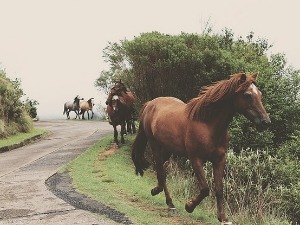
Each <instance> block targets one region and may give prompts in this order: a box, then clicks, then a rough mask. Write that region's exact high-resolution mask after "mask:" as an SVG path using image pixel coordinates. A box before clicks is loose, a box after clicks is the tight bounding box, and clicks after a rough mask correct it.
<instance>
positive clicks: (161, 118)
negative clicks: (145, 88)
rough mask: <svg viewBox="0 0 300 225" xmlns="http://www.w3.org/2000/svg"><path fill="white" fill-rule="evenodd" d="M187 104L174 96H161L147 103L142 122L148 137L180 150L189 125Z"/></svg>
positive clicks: (142, 113) (142, 114)
mask: <svg viewBox="0 0 300 225" xmlns="http://www.w3.org/2000/svg"><path fill="white" fill-rule="evenodd" d="M185 106H186V104H185V103H184V102H182V101H181V100H179V99H177V98H173V97H159V98H156V99H153V100H151V101H149V102H147V103H146V105H145V106H144V108H143V111H142V112H141V122H142V124H143V127H144V129H145V132H146V135H147V136H148V138H150V139H152V140H155V141H158V142H159V143H160V144H163V145H164V146H165V147H167V148H170V149H173V150H175V151H176V149H177V151H178V152H179V151H182V146H183V145H184V139H185V137H184V133H185V132H184V130H185V129H186V125H187V116H186V115H185Z"/></svg>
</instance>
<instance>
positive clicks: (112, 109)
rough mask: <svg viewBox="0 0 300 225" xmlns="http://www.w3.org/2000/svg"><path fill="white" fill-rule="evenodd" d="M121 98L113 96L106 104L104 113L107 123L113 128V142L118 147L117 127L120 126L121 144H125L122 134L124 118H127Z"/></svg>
mask: <svg viewBox="0 0 300 225" xmlns="http://www.w3.org/2000/svg"><path fill="white" fill-rule="evenodd" d="M122 98H123V97H121V96H119V95H117V94H114V95H113V96H112V98H111V99H110V101H109V102H108V104H107V108H106V112H107V114H108V117H109V123H110V125H112V126H113V128H114V142H115V143H116V144H117V145H118V146H119V141H118V130H117V126H118V125H120V126H121V132H120V135H121V143H122V144H124V143H125V139H124V134H125V133H126V131H125V124H126V118H127V117H128V110H127V107H126V106H125V105H124V104H123V103H122V101H123V100H122Z"/></svg>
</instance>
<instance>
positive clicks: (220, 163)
mask: <svg viewBox="0 0 300 225" xmlns="http://www.w3.org/2000/svg"><path fill="white" fill-rule="evenodd" d="M224 168H225V153H224V154H222V155H221V156H220V157H218V158H217V159H216V160H215V161H213V174H214V181H215V192H216V198H217V210H218V212H217V213H218V220H219V221H220V222H223V221H227V218H226V217H225V214H224V210H223V177H224Z"/></svg>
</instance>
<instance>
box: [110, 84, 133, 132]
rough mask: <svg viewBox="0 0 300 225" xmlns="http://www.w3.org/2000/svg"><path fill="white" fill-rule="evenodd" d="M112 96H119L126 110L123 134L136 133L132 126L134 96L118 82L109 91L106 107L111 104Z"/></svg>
mask: <svg viewBox="0 0 300 225" xmlns="http://www.w3.org/2000/svg"><path fill="white" fill-rule="evenodd" d="M114 95H118V96H120V97H121V98H120V101H121V103H122V104H123V105H124V106H126V108H127V111H128V112H127V114H126V115H127V117H126V119H125V121H126V125H127V129H126V130H124V132H125V133H136V127H135V124H134V103H135V99H136V97H135V95H134V93H132V92H131V91H128V90H127V88H126V87H125V85H124V84H123V83H122V82H121V80H120V81H117V82H116V83H115V86H114V87H113V88H112V89H111V91H110V93H109V94H108V97H107V101H106V105H108V104H109V102H111V100H112V97H113V96H114Z"/></svg>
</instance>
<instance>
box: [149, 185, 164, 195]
mask: <svg viewBox="0 0 300 225" xmlns="http://www.w3.org/2000/svg"><path fill="white" fill-rule="evenodd" d="M160 192H162V190H160V188H158V187H155V188H153V189H152V190H151V195H152V196H155V195H158V194H159V193H160Z"/></svg>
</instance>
